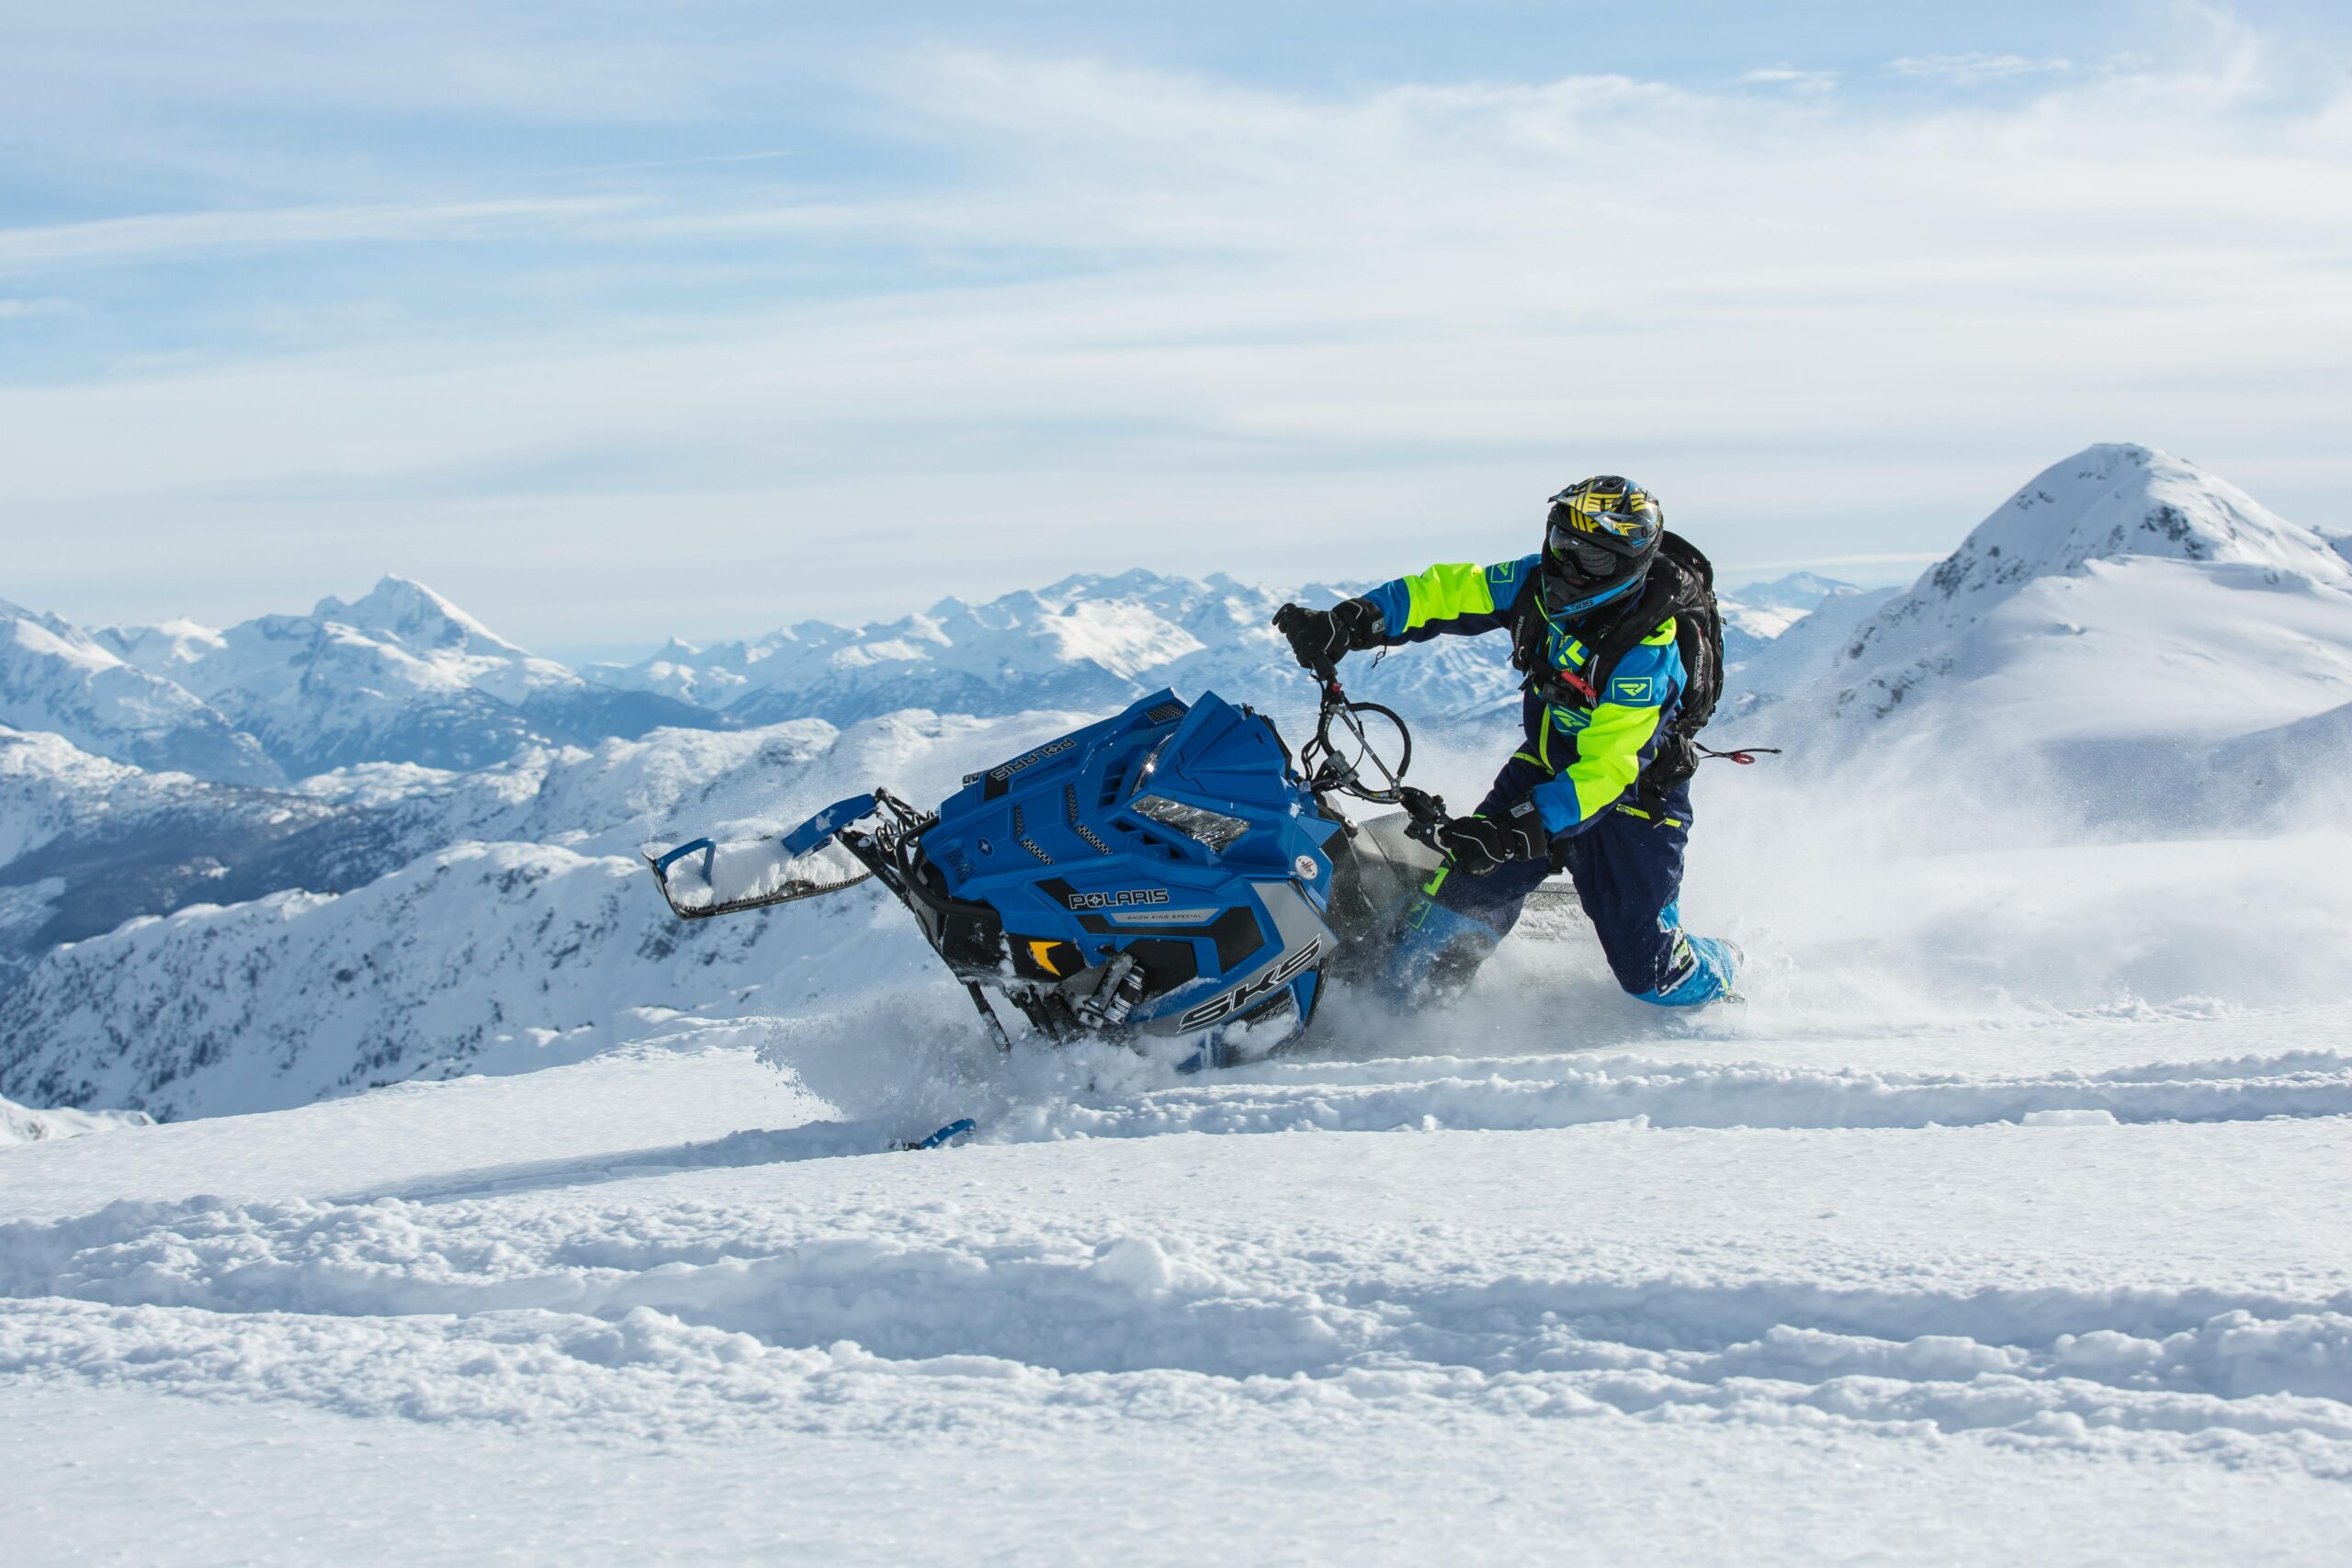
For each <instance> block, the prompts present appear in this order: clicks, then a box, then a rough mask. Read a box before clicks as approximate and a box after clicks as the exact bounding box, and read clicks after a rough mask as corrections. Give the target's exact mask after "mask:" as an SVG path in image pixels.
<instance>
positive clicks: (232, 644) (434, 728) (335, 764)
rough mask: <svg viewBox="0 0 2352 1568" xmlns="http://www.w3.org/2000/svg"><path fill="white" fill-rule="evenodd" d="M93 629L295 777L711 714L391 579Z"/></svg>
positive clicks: (632, 729)
mask: <svg viewBox="0 0 2352 1568" xmlns="http://www.w3.org/2000/svg"><path fill="white" fill-rule="evenodd" d="M97 637H98V638H99V639H100V640H102V641H103V642H104V643H105V645H106V646H107V649H109V650H111V651H112V652H114V653H115V654H116V655H118V656H119V658H120V659H122V660H125V661H127V662H130V663H134V664H137V665H139V666H141V667H142V668H143V669H145V670H146V671H148V672H150V673H151V674H153V675H154V676H156V677H158V678H161V679H167V680H169V681H172V682H175V683H176V684H178V685H179V686H181V687H184V688H186V689H187V691H189V692H192V693H194V694H196V695H197V696H198V697H200V698H202V699H203V700H204V701H205V702H206V703H207V704H209V705H211V706H212V707H213V708H214V709H216V710H218V711H219V712H220V713H221V714H223V715H225V716H227V717H228V718H229V719H230V721H231V722H232V723H233V724H235V725H236V726H237V727H238V728H242V729H243V730H245V731H246V732H248V733H249V734H251V735H252V736H253V737H254V739H256V740H257V741H258V742H259V743H260V745H261V746H262V747H263V748H264V749H266V750H267V752H268V753H269V755H270V756H271V757H272V758H274V759H276V760H277V761H278V763H279V764H280V765H281V766H282V767H284V769H285V770H286V772H287V773H288V775H289V776H294V777H300V776H303V775H306V774H309V773H322V772H326V771H328V770H331V769H334V768H340V767H345V766H350V765H353V764H357V763H366V762H412V763H416V764H420V765H423V766H426V767H433V768H445V769H471V768H481V767H487V766H490V765H492V764H493V763H496V762H500V761H504V760H505V759H506V758H508V757H510V756H512V755H514V754H515V751H517V750H520V749H522V748H524V747H526V746H530V745H535V744H546V743H548V742H550V741H555V742H580V741H587V742H591V743H593V742H594V741H595V740H598V739H603V738H604V737H605V736H608V735H620V734H626V735H632V736H634V735H642V734H644V733H645V732H646V731H648V730H650V729H652V728H657V727H660V726H662V725H673V726H686V727H704V726H708V725H711V724H713V723H716V722H720V721H717V720H714V719H713V718H712V717H711V716H709V715H708V714H707V713H706V712H704V711H703V710H701V709H699V708H696V707H695V706H694V705H691V704H687V703H681V702H676V701H673V700H670V699H668V698H665V697H662V696H661V695H659V694H652V693H647V692H639V693H619V692H615V691H613V690H611V689H610V688H607V687H604V686H599V685H595V684H593V683H591V682H587V681H584V680H582V678H581V677H580V676H579V675H577V674H576V673H574V672H573V671H571V670H569V669H567V668H566V667H564V666H563V665H561V664H559V663H557V662H556V661H555V660H548V659H539V658H537V657H535V656H533V655H532V654H530V653H528V652H526V651H525V650H524V649H520V648H517V647H516V646H515V644H513V643H511V642H508V641H507V640H506V639H505V638H503V637H499V636H498V635H497V634H496V633H494V632H492V631H491V630H490V629H489V628H488V627H487V626H483V625H482V624H481V622H480V621H477V620H475V619H474V618H473V617H472V616H471V615H467V614H466V613H465V612H464V611H463V610H461V609H459V608H458V606H456V605H455V604H451V603H450V602H449V601H448V600H447V599H444V598H443V597H441V596H440V595H439V594H437V593H435V592H433V591H432V590H431V589H429V588H426V587H425V586H424V584H422V583H418V582H412V581H408V580H407V579H405V578H399V577H387V578H385V579H384V580H383V581H380V582H379V583H377V585H376V587H375V589H374V590H373V591H372V592H369V593H368V594H367V595H366V596H365V597H364V598H361V599H358V600H356V601H354V602H352V603H350V604H345V602H344V601H342V600H340V599H335V598H327V599H322V600H321V601H320V602H319V604H318V605H317V606H316V607H315V608H314V609H313V610H312V611H311V613H310V614H309V615H264V616H262V617H260V618H258V619H256V620H252V621H247V622H244V623H243V624H242V625H239V626H231V627H229V628H228V629H227V630H225V631H213V630H211V629H209V628H207V627H204V626H197V625H195V624H193V623H191V622H187V621H175V622H167V623H164V624H162V625H158V626H113V627H107V628H105V629H103V630H101V631H100V632H99V633H98V634H97Z"/></svg>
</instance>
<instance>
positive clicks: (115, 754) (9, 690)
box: [0, 601, 283, 784]
mask: <svg viewBox="0 0 2352 1568" xmlns="http://www.w3.org/2000/svg"><path fill="white" fill-rule="evenodd" d="M0 724H6V725H8V726H10V727H11V728H17V729H20V730H28V731H47V732H48V733H51V734H53V735H61V736H63V737H64V738H65V739H68V740H70V741H72V742H73V743H74V745H75V746H78V747H80V748H81V749H82V750H85V751H89V752H92V753H95V754H96V755H98V756H102V757H111V758H113V759H115V760H116V761H123V762H129V763H131V764H133V765H135V766H138V767H141V768H152V769H158V770H173V771H178V772H184V773H196V774H199V775H201V776H203V777H206V778H215V779H221V780H225V781H228V782H230V783H234V784H272V783H276V782H278V781H279V780H280V778H281V777H282V776H283V775H282V774H281V773H279V771H278V769H277V764H276V763H275V762H273V761H271V760H270V758H269V756H268V755H267V754H266V752H265V751H264V750H262V748H261V746H260V744H259V743H258V742H256V741H255V740H254V738H253V737H252V736H250V735H244V734H241V733H240V732H239V731H238V730H237V728H236V727H235V726H234V725H233V724H232V723H231V722H230V721H229V720H228V719H227V718H226V717H224V716H222V715H221V714H220V713H219V712H218V711H217V710H215V709H214V708H212V707H210V706H209V705H207V704H206V703H204V702H203V701H202V700H201V699H200V698H198V697H197V696H195V695H193V694H190V693H189V692H187V691H186V690H185V689H183V688H182V687H180V686H179V685H177V684H175V682H172V681H171V680H169V679H166V678H164V677H160V676H157V675H154V674H153V673H150V672H149V671H145V670H142V669H141V668H139V667H138V666H137V665H136V664H134V663H132V662H130V661H129V660H125V659H123V658H122V657H120V656H119V654H117V653H116V652H115V651H114V650H112V649H109V648H107V646H105V645H104V644H103V643H102V642H100V640H99V639H97V638H96V637H91V636H90V635H89V634H88V633H86V632H85V631H83V630H81V629H80V628H79V627H76V626H72V625H70V624H68V623H67V622H65V621H63V620H61V619H59V618H58V617H57V616H55V615H43V614H40V613H38V612H36V611H32V610H27V609H23V608H20V607H19V606H17V605H15V604H7V603H6V602H5V601H0Z"/></svg>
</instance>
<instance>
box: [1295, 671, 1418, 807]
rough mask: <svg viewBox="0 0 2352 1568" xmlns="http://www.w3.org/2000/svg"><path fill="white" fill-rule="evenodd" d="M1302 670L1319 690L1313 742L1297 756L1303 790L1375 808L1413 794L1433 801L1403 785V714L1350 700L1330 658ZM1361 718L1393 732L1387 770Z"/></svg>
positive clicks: (1407, 745)
mask: <svg viewBox="0 0 2352 1568" xmlns="http://www.w3.org/2000/svg"><path fill="white" fill-rule="evenodd" d="M1307 668H1308V671H1309V672H1310V673H1311V674H1313V675H1314V677H1315V680H1316V683H1317V685H1318V686H1320V687H1321V688H1322V704H1321V706H1320V708H1319V709H1318V711H1317V714H1316V717H1315V739H1312V740H1310V741H1308V742H1307V743H1306V748H1305V749H1304V750H1301V751H1300V753H1299V759H1298V760H1299V765H1300V769H1301V771H1302V772H1303V773H1305V774H1306V787H1307V788H1309V789H1311V790H1313V791H1314V792H1315V793H1316V794H1317V795H1353V796H1354V797H1355V798H1356V799H1358V800H1367V801H1370V802H1372V803H1373V804H1374V805H1376V806H1395V805H1398V804H1400V803H1404V802H1405V801H1406V800H1407V797H1408V796H1414V795H1418V796H1420V797H1421V798H1422V799H1425V800H1427V799H1432V798H1434V797H1433V796H1430V795H1425V794H1424V793H1423V792H1422V791H1420V790H1417V789H1411V788H1408V786H1407V785H1406V784H1405V770H1406V769H1407V768H1408V767H1410V766H1412V762H1413V732H1412V731H1411V730H1409V729H1408V728H1406V727H1405V720H1404V717H1403V716H1402V715H1400V714H1398V713H1397V710H1396V709H1394V708H1390V707H1384V706H1382V705H1380V704H1378V703H1360V702H1356V701H1354V700H1353V699H1352V698H1351V697H1350V696H1349V695H1348V693H1347V688H1345V687H1344V686H1342V685H1340V671H1339V667H1338V665H1337V664H1336V662H1334V661H1333V660H1328V659H1318V660H1316V661H1315V662H1314V663H1313V664H1311V665H1309V666H1308V667H1307ZM1367 717H1369V718H1372V719H1374V720H1375V721H1385V722H1386V723H1388V724H1390V725H1392V726H1394V727H1395V728H1396V730H1397V761H1396V762H1395V764H1394V765H1393V766H1392V765H1391V764H1390V763H1389V761H1388V760H1387V759H1386V758H1385V757H1383V756H1382V755H1381V754H1380V751H1379V750H1378V748H1377V747H1375V746H1374V744H1373V738H1372V737H1371V736H1370V735H1368V734H1366V733H1365V731H1364V720H1365V719H1366V718H1367ZM1335 726H1336V727H1337V728H1336V732H1335V729H1334V727H1335ZM1368 775H1369V776H1368ZM1407 808H1408V810H1409V809H1411V807H1409V806H1408V807H1407Z"/></svg>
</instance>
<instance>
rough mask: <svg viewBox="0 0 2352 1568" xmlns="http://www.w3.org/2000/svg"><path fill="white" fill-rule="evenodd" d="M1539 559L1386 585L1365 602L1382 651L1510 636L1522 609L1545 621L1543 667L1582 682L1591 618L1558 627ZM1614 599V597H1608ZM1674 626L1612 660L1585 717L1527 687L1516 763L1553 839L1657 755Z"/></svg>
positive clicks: (1586, 821) (1616, 793) (1577, 825)
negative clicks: (1523, 737) (1372, 609)
mask: <svg viewBox="0 0 2352 1568" xmlns="http://www.w3.org/2000/svg"><path fill="white" fill-rule="evenodd" d="M1541 560H1542V558H1541V557H1540V556H1535V555H1528V556H1521V558H1519V559H1517V560H1509V561H1499V562H1498V563H1496V564H1495V565H1493V566H1487V567H1481V566H1476V565H1473V564H1471V563H1469V562H1463V563H1461V564H1459V565H1449V566H1433V567H1431V568H1430V569H1429V570H1427V571H1422V572H1416V573H1415V574H1413V575H1412V576H1410V577H1400V578H1397V579H1396V580H1395V581H1390V582H1384V583H1382V584H1381V585H1380V586H1379V587H1377V588H1375V589H1374V590H1373V591H1372V592H1369V593H1367V594H1365V595H1364V597H1365V598H1367V599H1370V600H1371V601H1372V602H1373V604H1375V605H1377V606H1379V609H1380V616H1381V625H1382V627H1383V636H1382V638H1381V640H1382V642H1384V643H1385V644H1386V645H1387V646H1389V647H1392V648H1393V647H1396V646H1397V645H1398V644H1400V643H1408V642H1426V641H1428V640H1429V639H1430V638H1431V637H1437V636H1439V635H1440V634H1443V635H1446V636H1449V637H1476V636H1478V635H1480V634H1481V633H1484V632H1491V631H1500V632H1503V633H1505V634H1506V635H1509V634H1510V628H1511V626H1512V623H1513V621H1514V620H1515V619H1516V617H1517V616H1518V615H1519V614H1520V613H1521V600H1522V599H1523V598H1526V599H1527V604H1526V605H1525V610H1526V613H1529V614H1532V615H1539V616H1542V617H1543V621H1544V655H1543V656H1544V658H1545V659H1546V660H1549V661H1550V664H1551V667H1552V668H1553V669H1554V670H1557V671H1566V672H1567V673H1569V674H1572V675H1575V676H1577V677H1578V678H1579V679H1581V678H1582V677H1583V676H1584V674H1585V671H1586V670H1587V668H1588V667H1589V665H1590V664H1591V662H1592V650H1591V649H1589V648H1588V647H1586V646H1585V644H1584V643H1583V642H1582V641H1580V640H1578V637H1577V633H1578V632H1579V631H1580V630H1581V629H1583V628H1585V627H1586V626H1587V625H1588V623H1589V622H1590V621H1592V620H1593V619H1595V618H1596V616H1595V614H1594V610H1595V609H1599V608H1600V606H1594V608H1592V609H1587V610H1586V611H1585V612H1584V613H1583V614H1581V615H1578V614H1573V613H1572V614H1570V615H1564V616H1560V617H1556V618H1555V616H1553V615H1550V614H1548V613H1546V612H1545V611H1544V608H1543V601H1542V600H1541V598H1540V597H1538V598H1528V596H1530V595H1537V594H1540V592H1541V590H1540V588H1539V587H1538V585H1537V582H1536V569H1537V567H1538V565H1539V564H1540V563H1541ZM1611 597H1612V598H1613V597H1614V596H1613V595H1612V596H1611ZM1597 618H1598V619H1600V621H1601V622H1602V623H1603V624H1605V622H1606V615H1600V616H1598V617H1597ZM1674 631H1675V625H1674V617H1673V616H1671V615H1668V617H1667V618H1666V619H1665V620H1663V621H1661V622H1659V623H1658V625H1657V629H1656V630H1654V631H1652V632H1651V633H1650V634H1649V635H1648V636H1647V637H1644V638H1643V639H1642V641H1641V642H1640V643H1639V644H1638V645H1636V646H1635V647H1634V648H1631V649H1627V650H1626V652H1625V654H1624V656H1623V658H1621V659H1620V660H1618V661H1617V667H1616V669H1615V670H1613V671H1611V672H1610V676H1609V689H1608V690H1607V691H1605V692H1598V693H1596V694H1595V698H1596V700H1595V701H1594V702H1593V703H1592V704H1591V705H1589V707H1563V706H1558V705H1554V704H1551V703H1547V702H1545V701H1544V698H1543V697H1541V696H1539V695H1538V694H1536V692H1535V690H1534V687H1533V683H1532V681H1531V682H1530V684H1529V689H1528V692H1527V695H1526V698H1525V701H1524V705H1523V706H1524V710H1525V711H1524V715H1523V717H1524V720H1525V725H1526V731H1527V741H1526V746H1525V748H1524V750H1521V751H1520V753H1519V760H1520V761H1524V762H1529V763H1532V764H1533V765H1534V766H1536V767H1537V768H1539V769H1541V770H1542V771H1543V772H1544V773H1545V774H1546V775H1547V776H1546V777H1545V778H1544V781H1543V782H1542V783H1540V784H1537V785H1536V786H1535V790H1534V798H1535V805H1536V809H1537V810H1539V811H1541V812H1542V813H1543V816H1544V827H1545V828H1546V829H1548V830H1549V831H1550V832H1551V833H1552V834H1553V835H1554V836H1555V837H1558V836H1560V835H1562V834H1571V833H1580V832H1582V831H1583V830H1584V829H1587V828H1589V827H1590V826H1591V825H1592V824H1593V823H1594V822H1595V821H1597V820H1599V819H1600V814H1601V813H1602V812H1604V811H1606V810H1608V809H1609V808H1610V807H1611V806H1613V805H1616V804H1617V803H1618V800H1619V798H1620V797H1621V796H1623V795H1624V794H1625V793H1626V791H1628V790H1629V789H1631V788H1632V787H1633V784H1634V780H1635V779H1636V778H1638V777H1640V776H1641V772H1642V770H1643V768H1645V767H1646V766H1647V765H1648V764H1649V761H1650V759H1651V758H1652V757H1654V756H1655V755H1657V745H1658V741H1659V739H1660V738H1661V737H1662V736H1663V735H1664V734H1665V732H1666V727H1667V725H1668V722H1670V721H1671V720H1672V718H1673V716H1674V714H1675V711H1676V708H1677V705H1679V703H1680V701H1681V698H1682V687H1683V672H1682V655H1681V654H1680V653H1679V652H1678V651H1676V649H1675V646H1674Z"/></svg>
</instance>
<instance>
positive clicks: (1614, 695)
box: [1609, 675, 1657, 703]
mask: <svg viewBox="0 0 2352 1568" xmlns="http://www.w3.org/2000/svg"><path fill="white" fill-rule="evenodd" d="M1656 684H1657V677H1655V676H1651V675H1620V676H1618V677H1617V678H1616V679H1615V680H1613V681H1611V682H1609V696H1610V700H1611V701H1612V702H1620V703H1646V702H1648V701H1649V700H1650V690H1651V688H1652V687H1653V686H1655V685H1656Z"/></svg>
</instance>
